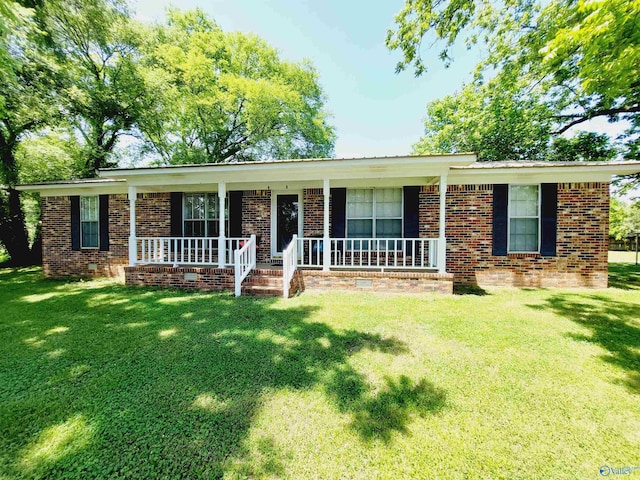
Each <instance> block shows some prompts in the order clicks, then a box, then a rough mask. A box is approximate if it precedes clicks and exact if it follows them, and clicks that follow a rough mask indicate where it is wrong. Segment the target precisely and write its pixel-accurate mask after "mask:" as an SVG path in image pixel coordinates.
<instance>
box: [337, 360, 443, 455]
mask: <svg viewBox="0 0 640 480" xmlns="http://www.w3.org/2000/svg"><path fill="white" fill-rule="evenodd" d="M326 389H327V393H328V395H329V396H330V397H333V399H334V401H335V402H336V404H337V406H338V408H339V409H340V411H342V412H347V413H350V414H351V415H352V416H353V421H352V424H351V425H352V427H353V428H354V429H355V430H356V431H357V432H358V433H359V434H360V435H361V436H362V437H363V438H364V439H366V440H373V439H377V438H379V439H381V440H383V441H385V442H389V441H390V440H391V439H392V434H393V432H399V433H402V434H408V433H409V432H408V429H407V425H408V424H409V420H410V416H411V415H419V416H425V415H426V414H429V413H435V412H437V411H439V410H441V409H442V408H443V407H444V406H445V401H446V395H445V393H444V391H443V390H441V389H439V388H436V387H435V386H434V385H433V384H432V383H431V382H428V381H427V380H425V379H422V380H420V381H418V382H413V381H412V380H411V379H410V378H409V377H407V376H405V375H401V376H400V378H399V379H398V380H393V379H391V378H388V377H386V378H385V379H384V386H383V387H382V388H380V389H379V390H378V391H377V392H373V391H372V390H373V389H372V388H371V387H370V386H369V385H367V384H366V383H365V382H364V381H363V379H362V376H361V375H360V374H358V372H356V371H355V370H353V369H351V368H349V367H348V366H347V367H345V368H341V369H336V370H335V371H334V372H333V374H332V376H331V378H330V380H329V382H328V383H327V385H326Z"/></svg>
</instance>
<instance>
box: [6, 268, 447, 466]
mask: <svg viewBox="0 0 640 480" xmlns="http://www.w3.org/2000/svg"><path fill="white" fill-rule="evenodd" d="M0 304H1V305H2V306H3V315H2V317H1V319H0V348H1V350H2V352H3V355H2V356H0V372H2V376H0V476H3V475H5V476H7V477H9V478H14V477H21V476H25V477H35V478H38V477H39V478H44V477H47V478H52V477H58V478H62V477H64V478H98V477H102V478H105V477H119V476H121V477H140V478H156V477H161V476H162V477H168V478H219V477H222V476H223V475H224V474H225V472H228V471H229V469H230V468H235V467H233V465H232V464H234V462H236V463H237V461H238V458H240V459H241V460H240V463H241V464H242V466H241V467H239V472H237V473H241V474H242V475H244V476H248V477H255V476H262V475H265V474H275V475H280V474H282V473H283V472H284V466H283V463H282V462H283V458H282V457H286V453H283V452H280V451H279V449H278V445H277V442H276V441H274V440H273V439H269V438H263V439H260V440H259V442H258V445H257V450H258V455H259V456H260V457H261V458H262V460H260V461H258V460H255V459H253V458H252V454H251V452H249V451H248V450H247V439H248V434H249V431H250V429H251V426H252V425H253V423H254V420H255V417H256V415H257V413H258V412H259V411H260V407H261V405H262V401H263V398H264V397H263V395H264V394H265V393H267V392H271V391H274V390H295V389H300V390H303V389H310V388H314V387H316V386H322V385H325V390H326V391H327V392H328V395H327V398H328V399H329V400H330V401H332V402H334V403H336V404H337V406H338V407H339V409H340V410H341V411H342V412H348V413H351V414H352V415H353V418H354V421H353V425H352V426H353V428H354V429H355V430H356V431H357V432H358V433H359V434H360V435H361V436H362V438H363V439H364V440H368V439H371V438H374V437H380V438H383V439H385V440H387V441H388V440H389V439H390V438H391V436H392V432H394V431H396V432H403V433H404V432H407V431H408V430H407V424H408V422H409V421H410V418H411V414H412V413H414V412H415V413H419V414H425V413H428V412H432V411H436V410H437V409H439V408H441V407H442V405H444V393H443V392H442V391H440V390H438V389H436V388H435V387H434V386H433V385H431V384H430V383H428V382H427V381H425V380H422V381H418V382H417V383H415V384H414V383H413V382H412V381H411V380H409V379H408V378H407V377H400V378H399V379H396V380H394V379H386V380H385V381H386V385H385V386H384V388H383V389H382V390H380V391H379V392H378V393H375V394H374V393H372V387H371V386H369V385H368V383H367V382H366V380H365V377H364V376H363V375H362V374H361V373H359V372H357V371H355V370H353V369H352V368H351V367H350V366H349V358H350V357H351V356H352V355H354V354H355V353H357V352H359V351H362V350H374V351H379V352H383V353H386V354H390V355H397V354H401V353H404V352H406V351H407V348H406V345H405V344H403V343H402V342H400V341H398V340H396V339H394V338H383V337H381V336H379V335H374V334H370V333H367V332H361V331H356V330H342V329H341V330H336V329H334V328H332V327H330V326H329V325H327V324H324V323H319V322H316V321H313V319H312V318H310V317H311V316H312V315H313V313H314V311H315V310H316V307H312V306H296V307H289V308H284V307H283V304H282V303H280V302H279V301H278V300H274V299H262V300H255V299H251V298H244V297H243V298H239V299H234V298H232V297H231V296H229V295H227V294H211V293H187V292H178V291H170V290H154V289H144V288H126V287H123V286H121V285H117V284H114V283H110V282H91V283H84V282H74V283H68V282H67V283H65V282H55V281H43V279H42V276H41V274H40V273H39V270H37V269H24V270H14V271H6V270H4V271H0ZM345 372H348V378H345V379H342V380H341V377H343V376H344V375H345ZM327 379H329V380H327ZM349 382H352V384H353V385H351V384H350V383H349ZM354 392H355V393H354ZM348 405H350V406H348ZM292 414H295V412H292Z"/></svg>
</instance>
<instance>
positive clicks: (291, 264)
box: [282, 235, 298, 298]
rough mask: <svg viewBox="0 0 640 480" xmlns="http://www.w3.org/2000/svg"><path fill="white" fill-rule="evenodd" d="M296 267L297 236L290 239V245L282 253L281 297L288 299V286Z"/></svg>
mask: <svg viewBox="0 0 640 480" xmlns="http://www.w3.org/2000/svg"><path fill="white" fill-rule="evenodd" d="M297 266H298V236H297V235H294V236H293V237H292V238H291V243H289V245H287V248H285V249H284V250H283V251H282V296H283V297H284V298H289V286H290V285H291V280H292V279H293V275H294V274H295V271H296V268H297Z"/></svg>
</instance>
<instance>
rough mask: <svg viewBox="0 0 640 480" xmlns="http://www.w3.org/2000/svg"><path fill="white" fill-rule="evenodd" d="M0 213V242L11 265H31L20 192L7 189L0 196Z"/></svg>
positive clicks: (31, 260)
mask: <svg viewBox="0 0 640 480" xmlns="http://www.w3.org/2000/svg"><path fill="white" fill-rule="evenodd" d="M0 212H1V213H0V242H2V244H3V245H4V247H5V248H6V249H7V252H8V253H9V256H10V257H11V260H10V263H11V265H15V266H24V265H32V264H33V258H32V257H31V249H30V248H29V236H28V235H27V228H26V226H25V221H24V214H23V213H22V208H21V207H20V192H18V191H17V190H16V189H15V188H12V187H9V188H8V189H7V190H6V195H0Z"/></svg>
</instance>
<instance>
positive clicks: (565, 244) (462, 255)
mask: <svg viewBox="0 0 640 480" xmlns="http://www.w3.org/2000/svg"><path fill="white" fill-rule="evenodd" d="M437 205H438V186H429V187H424V188H423V189H422V192H421V195H420V222H421V225H420V235H421V236H423V237H432V236H433V237H437V235H438V230H437V225H438V217H439V213H438V207H437ZM492 218H493V185H450V186H449V188H448V189H447V225H446V236H447V272H451V273H453V274H454V275H455V282H456V284H477V285H481V286H482V285H504V286H507V285H511V286H529V287H594V288H605V287H606V286H607V271H608V266H607V251H608V242H609V235H608V227H609V184H608V183H561V184H558V221H557V244H556V245H557V252H556V254H557V255H556V256H555V257H541V256H540V255H531V254H526V255H522V254H512V255H507V256H493V255H492Z"/></svg>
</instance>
